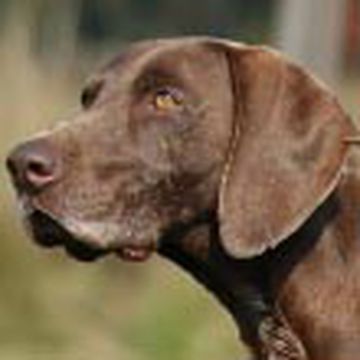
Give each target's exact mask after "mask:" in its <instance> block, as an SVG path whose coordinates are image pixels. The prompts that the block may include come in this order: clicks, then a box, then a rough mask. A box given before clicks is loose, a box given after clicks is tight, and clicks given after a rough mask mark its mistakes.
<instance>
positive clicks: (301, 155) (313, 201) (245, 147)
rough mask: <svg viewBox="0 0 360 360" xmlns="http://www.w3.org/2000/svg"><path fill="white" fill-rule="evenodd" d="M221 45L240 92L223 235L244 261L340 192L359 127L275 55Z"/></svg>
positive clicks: (222, 197) (223, 192) (223, 197)
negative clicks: (346, 159)
mask: <svg viewBox="0 0 360 360" xmlns="http://www.w3.org/2000/svg"><path fill="white" fill-rule="evenodd" d="M218 45H219V44H218ZM220 45H221V46H222V49H223V51H224V54H225V55H226V57H227V60H228V64H229V71H230V79H231V81H232V84H230V85H231V86H232V91H233V95H234V123H233V136H232V140H231V144H230V146H229V151H228V156H227V163H226V166H225V170H224V173H223V177H222V182H221V186H220V194H219V210H218V211H219V222H220V235H221V239H222V243H223V246H224V248H225V250H226V251H227V252H228V253H229V254H230V255H232V256H234V257H238V258H243V257H250V256H255V255H259V254H261V253H263V252H264V251H266V250H267V249H269V248H274V247H275V246H277V245H278V244H279V243H280V242H281V241H283V240H284V239H286V238H288V237H289V236H290V235H291V234H292V233H294V232H295V231H296V230H297V229H298V228H299V227H300V226H301V225H302V224H303V223H304V222H305V221H306V219H308V218H309V216H310V215H311V214H312V213H313V212H314V211H315V209H316V208H317V207H318V206H319V205H320V204H321V203H322V202H323V201H324V200H325V199H326V198H327V196H328V195H329V194H330V193H331V192H332V191H333V190H334V188H335V187H336V185H337V183H338V181H339V178H340V175H341V171H342V165H343V163H344V157H345V155H346V150H347V146H346V144H345V141H344V138H346V137H347V136H348V135H349V134H351V133H352V131H353V127H352V124H351V122H350V120H349V118H348V117H347V116H346V115H345V114H344V112H343V110H342V109H341V107H340V106H339V104H338V103H337V101H336V99H335V98H334V96H333V95H332V94H331V93H330V92H329V90H328V89H327V88H326V87H325V86H324V85H323V84H321V83H320V82H319V81H318V80H316V79H315V78H314V77H312V76H311V75H310V74H308V73H307V72H306V71H305V70H304V69H302V68H301V67H300V66H298V65H295V64H294V63H292V62H291V61H289V60H287V59H286V58H285V57H284V56H282V55H280V54H279V53H277V52H276V51H273V50H270V49H267V48H263V47H253V46H244V45H238V46H237V45H236V44H234V43H227V42H223V43H222V44H220Z"/></svg>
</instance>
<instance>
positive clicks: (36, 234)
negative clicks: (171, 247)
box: [26, 209, 154, 262]
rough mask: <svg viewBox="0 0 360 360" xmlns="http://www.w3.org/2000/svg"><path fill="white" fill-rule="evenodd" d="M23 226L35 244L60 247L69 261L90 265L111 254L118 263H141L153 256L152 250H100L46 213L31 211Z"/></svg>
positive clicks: (143, 247)
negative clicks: (121, 261) (88, 263)
mask: <svg viewBox="0 0 360 360" xmlns="http://www.w3.org/2000/svg"><path fill="white" fill-rule="evenodd" d="M26 224H27V227H28V228H29V230H30V232H31V235H32V237H33V238H34V240H35V242H36V243H37V244H38V245H40V246H42V247H45V248H54V247H63V248H64V249H65V251H66V253H67V254H68V255H69V256H71V257H72V258H74V259H76V260H78V261H82V262H92V261H95V260H98V259H100V258H102V257H104V256H106V255H109V254H115V255H117V256H118V257H119V258H121V259H122V260H126V261H132V262H143V261H145V260H147V259H148V258H149V257H150V256H151V254H152V253H153V252H154V247H152V246H138V245H136V246H135V245H123V246H120V245H119V246H111V247H109V248H101V247H99V246H96V245H94V244H92V243H89V242H85V241H83V240H82V239H80V238H79V237H77V235H76V234H75V233H74V232H73V231H71V230H69V229H68V228H67V227H66V226H64V225H63V224H61V222H60V221H58V220H57V219H56V218H54V217H52V216H51V215H49V214H48V213H47V212H45V211H43V210H39V209H33V210H32V211H31V212H30V213H29V214H27V216H26Z"/></svg>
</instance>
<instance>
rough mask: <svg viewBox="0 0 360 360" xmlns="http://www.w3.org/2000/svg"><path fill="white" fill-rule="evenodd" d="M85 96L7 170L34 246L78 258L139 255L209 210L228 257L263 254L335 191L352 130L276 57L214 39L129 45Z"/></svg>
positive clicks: (20, 150)
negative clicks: (57, 248) (178, 225)
mask: <svg viewBox="0 0 360 360" xmlns="http://www.w3.org/2000/svg"><path fill="white" fill-rule="evenodd" d="M81 103H82V109H81V110H80V111H79V112H78V113H77V114H75V115H74V116H73V118H72V119H69V121H66V122H64V123H63V124H60V125H59V126H58V127H57V128H55V129H53V130H51V131H48V132H44V133H42V134H40V135H38V136H37V137H35V138H33V139H31V140H29V141H27V142H26V143H24V144H22V145H20V146H19V147H17V148H16V149H15V150H14V151H13V152H12V154H11V155H10V156H9V159H8V167H9V169H10V171H11V174H12V177H13V180H14V184H15V186H16V188H17V192H18V196H19V199H20V202H21V204H22V207H23V209H24V211H25V217H26V219H27V223H28V224H29V228H30V229H31V231H32V233H33V234H34V237H35V238H36V239H37V241H38V242H39V243H40V244H43V245H45V246H54V245H64V246H65V247H66V249H67V250H68V251H69V252H70V254H72V255H74V256H75V257H77V258H79V259H82V260H92V259H95V258H97V257H98V256H100V255H102V254H106V253H108V252H113V251H114V252H116V253H118V254H120V255H122V256H123V257H125V258H130V259H132V260H142V259H145V258H146V257H147V256H148V255H149V254H150V253H151V252H152V251H153V250H154V249H156V247H157V245H158V239H159V238H160V237H161V235H162V234H163V233H164V231H166V230H167V229H169V228H171V226H172V225H173V224H174V223H186V222H188V221H191V220H192V219H193V218H194V217H196V216H197V215H198V214H199V213H201V212H203V211H207V210H209V209H216V208H217V207H219V212H218V213H219V219H220V230H221V233H222V239H223V243H224V246H225V248H226V249H227V250H228V252H229V253H230V254H232V255H235V256H248V255H255V254H258V253H261V252H262V251H264V250H265V249H266V248H268V247H269V246H274V245H275V244H277V243H278V242H280V241H281V240H282V239H284V238H285V237H286V236H288V235H289V233H290V232H291V231H293V230H294V229H295V228H296V227H297V226H298V225H300V224H301V223H302V222H303V221H305V218H306V217H307V216H308V215H309V214H310V213H311V212H312V211H314V209H315V208H316V207H317V206H318V204H319V203H320V202H321V201H322V200H323V199H324V198H325V197H326V194H328V193H329V191H331V189H333V188H334V186H335V185H336V181H337V179H338V177H339V173H340V167H341V164H342V162H343V158H344V155H345V145H344V144H343V142H342V141H341V139H342V138H343V137H344V136H346V134H347V133H349V132H350V129H351V126H350V125H349V124H348V122H347V119H346V117H345V115H344V114H343V113H342V111H341V109H340V108H339V106H338V105H337V104H336V101H335V100H334V99H333V97H332V96H331V95H329V93H328V91H327V90H325V89H324V88H323V87H322V85H320V84H319V83H317V81H316V80H314V79H313V78H311V77H310V76H309V75H308V74H306V73H305V72H304V71H303V70H302V69H300V68H299V67H297V66H295V65H293V64H292V63H290V62H289V61H288V60H286V59H284V58H283V57H282V56H280V55H279V54H277V53H275V52H273V51H271V50H267V49H264V48H259V47H251V46H244V45H240V44H235V43H231V42H226V41H222V40H217V39H210V38H188V39H172V40H158V41H147V42H142V43H139V44H136V45H134V46H131V47H130V48H129V49H128V50H127V51H125V52H123V53H122V54H121V55H120V56H118V57H117V58H115V59H114V60H113V61H112V62H111V63H110V64H109V65H107V66H106V67H104V68H103V69H101V70H100V71H99V72H98V73H97V74H96V75H95V76H93V77H92V78H91V79H90V80H89V82H88V85H87V86H86V87H85V89H84V91H83V93H82V96H81ZM218 204H219V205H218Z"/></svg>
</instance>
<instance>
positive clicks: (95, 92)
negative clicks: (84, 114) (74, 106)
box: [81, 81, 104, 109]
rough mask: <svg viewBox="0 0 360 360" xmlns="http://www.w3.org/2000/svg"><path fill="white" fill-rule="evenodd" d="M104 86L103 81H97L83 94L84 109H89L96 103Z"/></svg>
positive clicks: (82, 103)
mask: <svg viewBox="0 0 360 360" xmlns="http://www.w3.org/2000/svg"><path fill="white" fill-rule="evenodd" d="M103 85H104V82H103V81H96V82H94V83H92V84H91V85H89V86H87V87H86V88H85V89H84V91H83V92H82V94H81V105H82V107H83V108H84V109H88V108H89V107H90V106H91V105H92V104H93V103H94V102H95V100H96V99H97V97H98V96H99V93H100V90H101V89H102V87H103Z"/></svg>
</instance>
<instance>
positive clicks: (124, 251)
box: [115, 245, 154, 262]
mask: <svg viewBox="0 0 360 360" xmlns="http://www.w3.org/2000/svg"><path fill="white" fill-rule="evenodd" d="M153 252H154V248H153V247H151V246H135V245H127V246H126V245H125V246H123V247H121V248H119V249H117V250H116V251H115V253H116V255H117V256H118V257H119V258H121V259H122V260H125V261H131V262H144V261H146V260H148V259H149V258H150V256H151V255H152V253H153Z"/></svg>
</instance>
